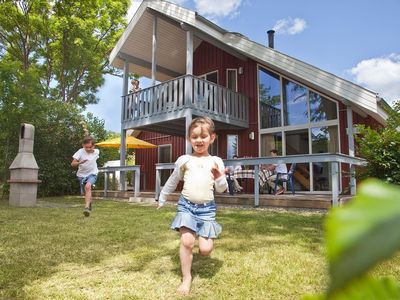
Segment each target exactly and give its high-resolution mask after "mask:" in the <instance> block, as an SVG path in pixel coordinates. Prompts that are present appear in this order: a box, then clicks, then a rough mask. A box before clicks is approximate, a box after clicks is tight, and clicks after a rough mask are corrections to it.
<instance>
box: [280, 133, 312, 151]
mask: <svg viewBox="0 0 400 300" xmlns="http://www.w3.org/2000/svg"><path fill="white" fill-rule="evenodd" d="M285 136H286V155H296V154H309V153H310V150H309V147H308V129H300V130H291V131H286V132H285Z"/></svg>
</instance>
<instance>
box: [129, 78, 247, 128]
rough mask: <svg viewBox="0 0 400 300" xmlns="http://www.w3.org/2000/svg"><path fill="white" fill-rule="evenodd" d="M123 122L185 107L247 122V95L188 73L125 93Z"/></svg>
mask: <svg viewBox="0 0 400 300" xmlns="http://www.w3.org/2000/svg"><path fill="white" fill-rule="evenodd" d="M122 100H123V101H122V104H123V111H122V123H126V122H132V121H138V122H139V123H140V120H143V119H147V120H148V119H149V118H151V117H158V118H157V119H159V120H160V116H163V115H168V114H173V113H175V112H178V111H182V110H185V109H192V110H193V113H194V114H196V113H200V114H206V115H209V116H210V117H212V118H213V119H215V120H219V121H222V122H227V121H229V122H230V123H232V124H234V125H239V126H243V127H247V126H248V98H247V97H246V96H244V95H242V94H240V93H237V92H234V91H232V90H229V89H227V88H225V87H223V86H220V85H217V84H214V83H212V82H209V81H206V80H202V79H199V78H197V77H195V76H191V75H185V76H181V77H178V78H175V79H173V80H170V81H165V82H163V83H160V84H158V85H155V86H153V87H149V88H146V89H142V90H140V91H138V92H136V93H131V94H128V95H125V96H123V99H122Z"/></svg>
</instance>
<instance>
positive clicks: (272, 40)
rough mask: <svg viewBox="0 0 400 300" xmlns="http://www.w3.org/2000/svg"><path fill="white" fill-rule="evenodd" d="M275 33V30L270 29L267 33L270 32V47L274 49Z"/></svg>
mask: <svg viewBox="0 0 400 300" xmlns="http://www.w3.org/2000/svg"><path fill="white" fill-rule="evenodd" d="M274 33H275V30H272V29H271V30H268V31H267V34H268V47H270V48H272V49H274Z"/></svg>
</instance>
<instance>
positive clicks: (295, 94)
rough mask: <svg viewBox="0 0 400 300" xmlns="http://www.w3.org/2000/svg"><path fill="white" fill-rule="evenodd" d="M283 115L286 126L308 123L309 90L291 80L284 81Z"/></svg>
mask: <svg viewBox="0 0 400 300" xmlns="http://www.w3.org/2000/svg"><path fill="white" fill-rule="evenodd" d="M283 86H284V89H283V113H284V119H285V125H299V124H307V123H308V104H307V98H308V95H307V94H308V93H307V89H306V88H305V87H304V86H301V85H299V84H297V83H294V82H291V81H289V80H286V79H284V80H283Z"/></svg>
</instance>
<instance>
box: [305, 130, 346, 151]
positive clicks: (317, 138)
mask: <svg viewBox="0 0 400 300" xmlns="http://www.w3.org/2000/svg"><path fill="white" fill-rule="evenodd" d="M311 145H312V153H336V152H338V150H339V147H338V136H337V126H323V127H314V128H311Z"/></svg>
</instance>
